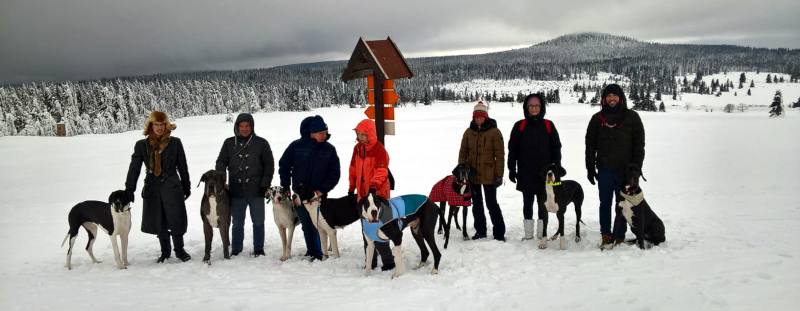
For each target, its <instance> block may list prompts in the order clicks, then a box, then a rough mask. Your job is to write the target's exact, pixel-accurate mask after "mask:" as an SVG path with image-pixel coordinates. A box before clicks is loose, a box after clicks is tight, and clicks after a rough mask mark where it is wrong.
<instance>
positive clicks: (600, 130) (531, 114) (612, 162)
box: [458, 84, 645, 247]
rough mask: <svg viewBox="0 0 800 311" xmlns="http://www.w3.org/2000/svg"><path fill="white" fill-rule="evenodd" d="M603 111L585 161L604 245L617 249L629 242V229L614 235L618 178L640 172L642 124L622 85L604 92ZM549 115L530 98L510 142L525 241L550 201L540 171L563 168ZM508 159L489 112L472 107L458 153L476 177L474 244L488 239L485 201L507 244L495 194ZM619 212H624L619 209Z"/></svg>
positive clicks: (591, 131)
mask: <svg viewBox="0 0 800 311" xmlns="http://www.w3.org/2000/svg"><path fill="white" fill-rule="evenodd" d="M601 106H602V109H601V111H600V112H597V113H596V114H594V115H593V116H592V118H591V120H590V121H589V126H588V127H587V129H586V141H585V144H586V154H585V160H586V171H587V178H588V180H589V182H590V183H591V184H592V185H594V184H595V180H596V181H597V183H598V184H599V185H598V190H599V197H600V233H601V238H602V242H601V246H604V247H607V246H609V245H611V246H612V247H613V245H616V244H619V243H622V242H623V241H624V240H625V232H626V228H625V227H624V226H620V228H613V232H612V228H611V207H612V198H613V197H616V202H620V201H621V200H622V198H621V197H620V189H621V188H622V180H621V179H620V177H619V175H620V171H621V170H622V169H623V167H624V166H625V164H627V163H636V164H637V165H638V166H639V167H642V163H643V162H644V142H645V140H644V125H643V124H642V120H641V118H640V117H639V115H638V114H637V113H636V112H635V111H633V110H630V109H628V106H627V101H626V98H625V93H624V92H623V90H622V88H621V87H620V86H619V85H616V84H611V85H608V86H606V87H605V88H604V89H603V92H602V96H601ZM546 111H547V103H546V101H545V98H544V97H543V96H541V94H531V95H528V96H527V97H526V98H525V100H524V101H523V105H522V113H523V116H524V119H522V120H520V121H517V122H516V123H515V124H514V126H513V127H512V129H511V137H510V138H509V141H508V180H509V181H511V182H512V183H516V189H517V190H518V191H520V192H522V214H523V217H524V219H523V227H524V231H525V235H524V236H523V237H522V240H523V241H524V240H530V239H533V237H534V230H535V220H534V219H533V216H534V209H533V202H534V200H535V201H536V203H537V204H538V205H539V206H544V204H545V201H546V200H547V195H546V193H545V183H544V178H543V177H542V176H541V171H542V169H543V168H544V167H545V166H547V165H548V164H550V163H555V164H557V165H558V166H559V167H561V139H560V138H559V135H558V130H557V129H556V126H555V125H554V124H553V122H552V121H550V120H547V119H545V113H546ZM504 156H505V150H504V146H503V134H502V133H500V130H499V129H497V121H495V120H494V119H492V118H489V114H488V107H486V105H484V104H483V103H482V102H479V103H478V104H477V105H475V107H474V108H473V111H472V121H471V122H470V125H469V128H467V130H466V131H465V132H464V135H463V137H462V139H461V149H460V151H459V153H458V163H465V162H466V163H469V164H470V165H471V166H472V167H473V168H475V170H476V172H477V174H476V176H475V178H473V179H471V180H470V183H471V184H472V195H473V196H472V199H473V209H472V216H473V218H474V219H475V235H474V236H473V237H472V239H473V240H477V239H482V238H486V237H487V225H486V216H485V213H484V206H483V204H484V200H485V201H486V209H488V211H489V217H490V219H491V221H492V235H493V238H494V239H495V240H499V241H505V228H506V226H505V221H504V220H503V213H502V211H501V209H500V205H499V204H498V203H497V191H496V189H497V187H499V186H500V185H501V184H502V182H503V172H504V168H503V160H504ZM614 206H616V204H615V205H614ZM540 210H544V209H540ZM616 212H617V213H619V212H620V210H619V207H617V209H616ZM540 218H541V215H540ZM612 233H613V235H614V236H612Z"/></svg>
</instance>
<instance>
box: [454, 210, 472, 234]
mask: <svg viewBox="0 0 800 311" xmlns="http://www.w3.org/2000/svg"><path fill="white" fill-rule="evenodd" d="M468 209H469V207H466V206H464V210H463V211H461V214H462V215H463V216H464V221H463V222H462V224H461V230H462V236H463V238H464V241H469V234H467V210H468ZM456 213H458V209H456ZM456 229H458V220H456Z"/></svg>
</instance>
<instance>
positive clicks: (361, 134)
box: [356, 130, 369, 144]
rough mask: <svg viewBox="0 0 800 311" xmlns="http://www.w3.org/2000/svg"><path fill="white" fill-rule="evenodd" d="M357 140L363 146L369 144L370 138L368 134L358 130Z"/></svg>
mask: <svg viewBox="0 0 800 311" xmlns="http://www.w3.org/2000/svg"><path fill="white" fill-rule="evenodd" d="M356 139H357V140H358V142H360V143H362V144H366V143H368V142H369V137H367V133H364V132H362V131H359V130H356Z"/></svg>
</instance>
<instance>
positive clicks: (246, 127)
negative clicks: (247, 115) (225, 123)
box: [239, 121, 253, 137]
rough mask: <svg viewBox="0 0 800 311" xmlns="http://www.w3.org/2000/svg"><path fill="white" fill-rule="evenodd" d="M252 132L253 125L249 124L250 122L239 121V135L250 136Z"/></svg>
mask: <svg viewBox="0 0 800 311" xmlns="http://www.w3.org/2000/svg"><path fill="white" fill-rule="evenodd" d="M252 132H253V126H252V125H250V122H246V121H245V122H239V135H242V136H243V137H247V136H250V133H252Z"/></svg>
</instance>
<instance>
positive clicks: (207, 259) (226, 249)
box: [197, 170, 231, 265]
mask: <svg viewBox="0 0 800 311" xmlns="http://www.w3.org/2000/svg"><path fill="white" fill-rule="evenodd" d="M200 182H203V183H205V187H204V189H203V199H202V200H201V201H200V219H202V220H203V233H204V234H205V238H206V250H205V255H204V256H203V263H205V264H209V265H210V264H211V243H212V241H213V240H214V228H218V229H219V235H220V238H221V239H222V254H223V256H224V257H225V259H231V254H230V245H231V238H230V232H231V199H230V196H229V195H228V186H227V185H225V174H224V173H222V172H220V171H217V170H209V171H207V172H205V174H203V177H200ZM197 186H198V187H199V186H200V184H199V183H198V184H197Z"/></svg>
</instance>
